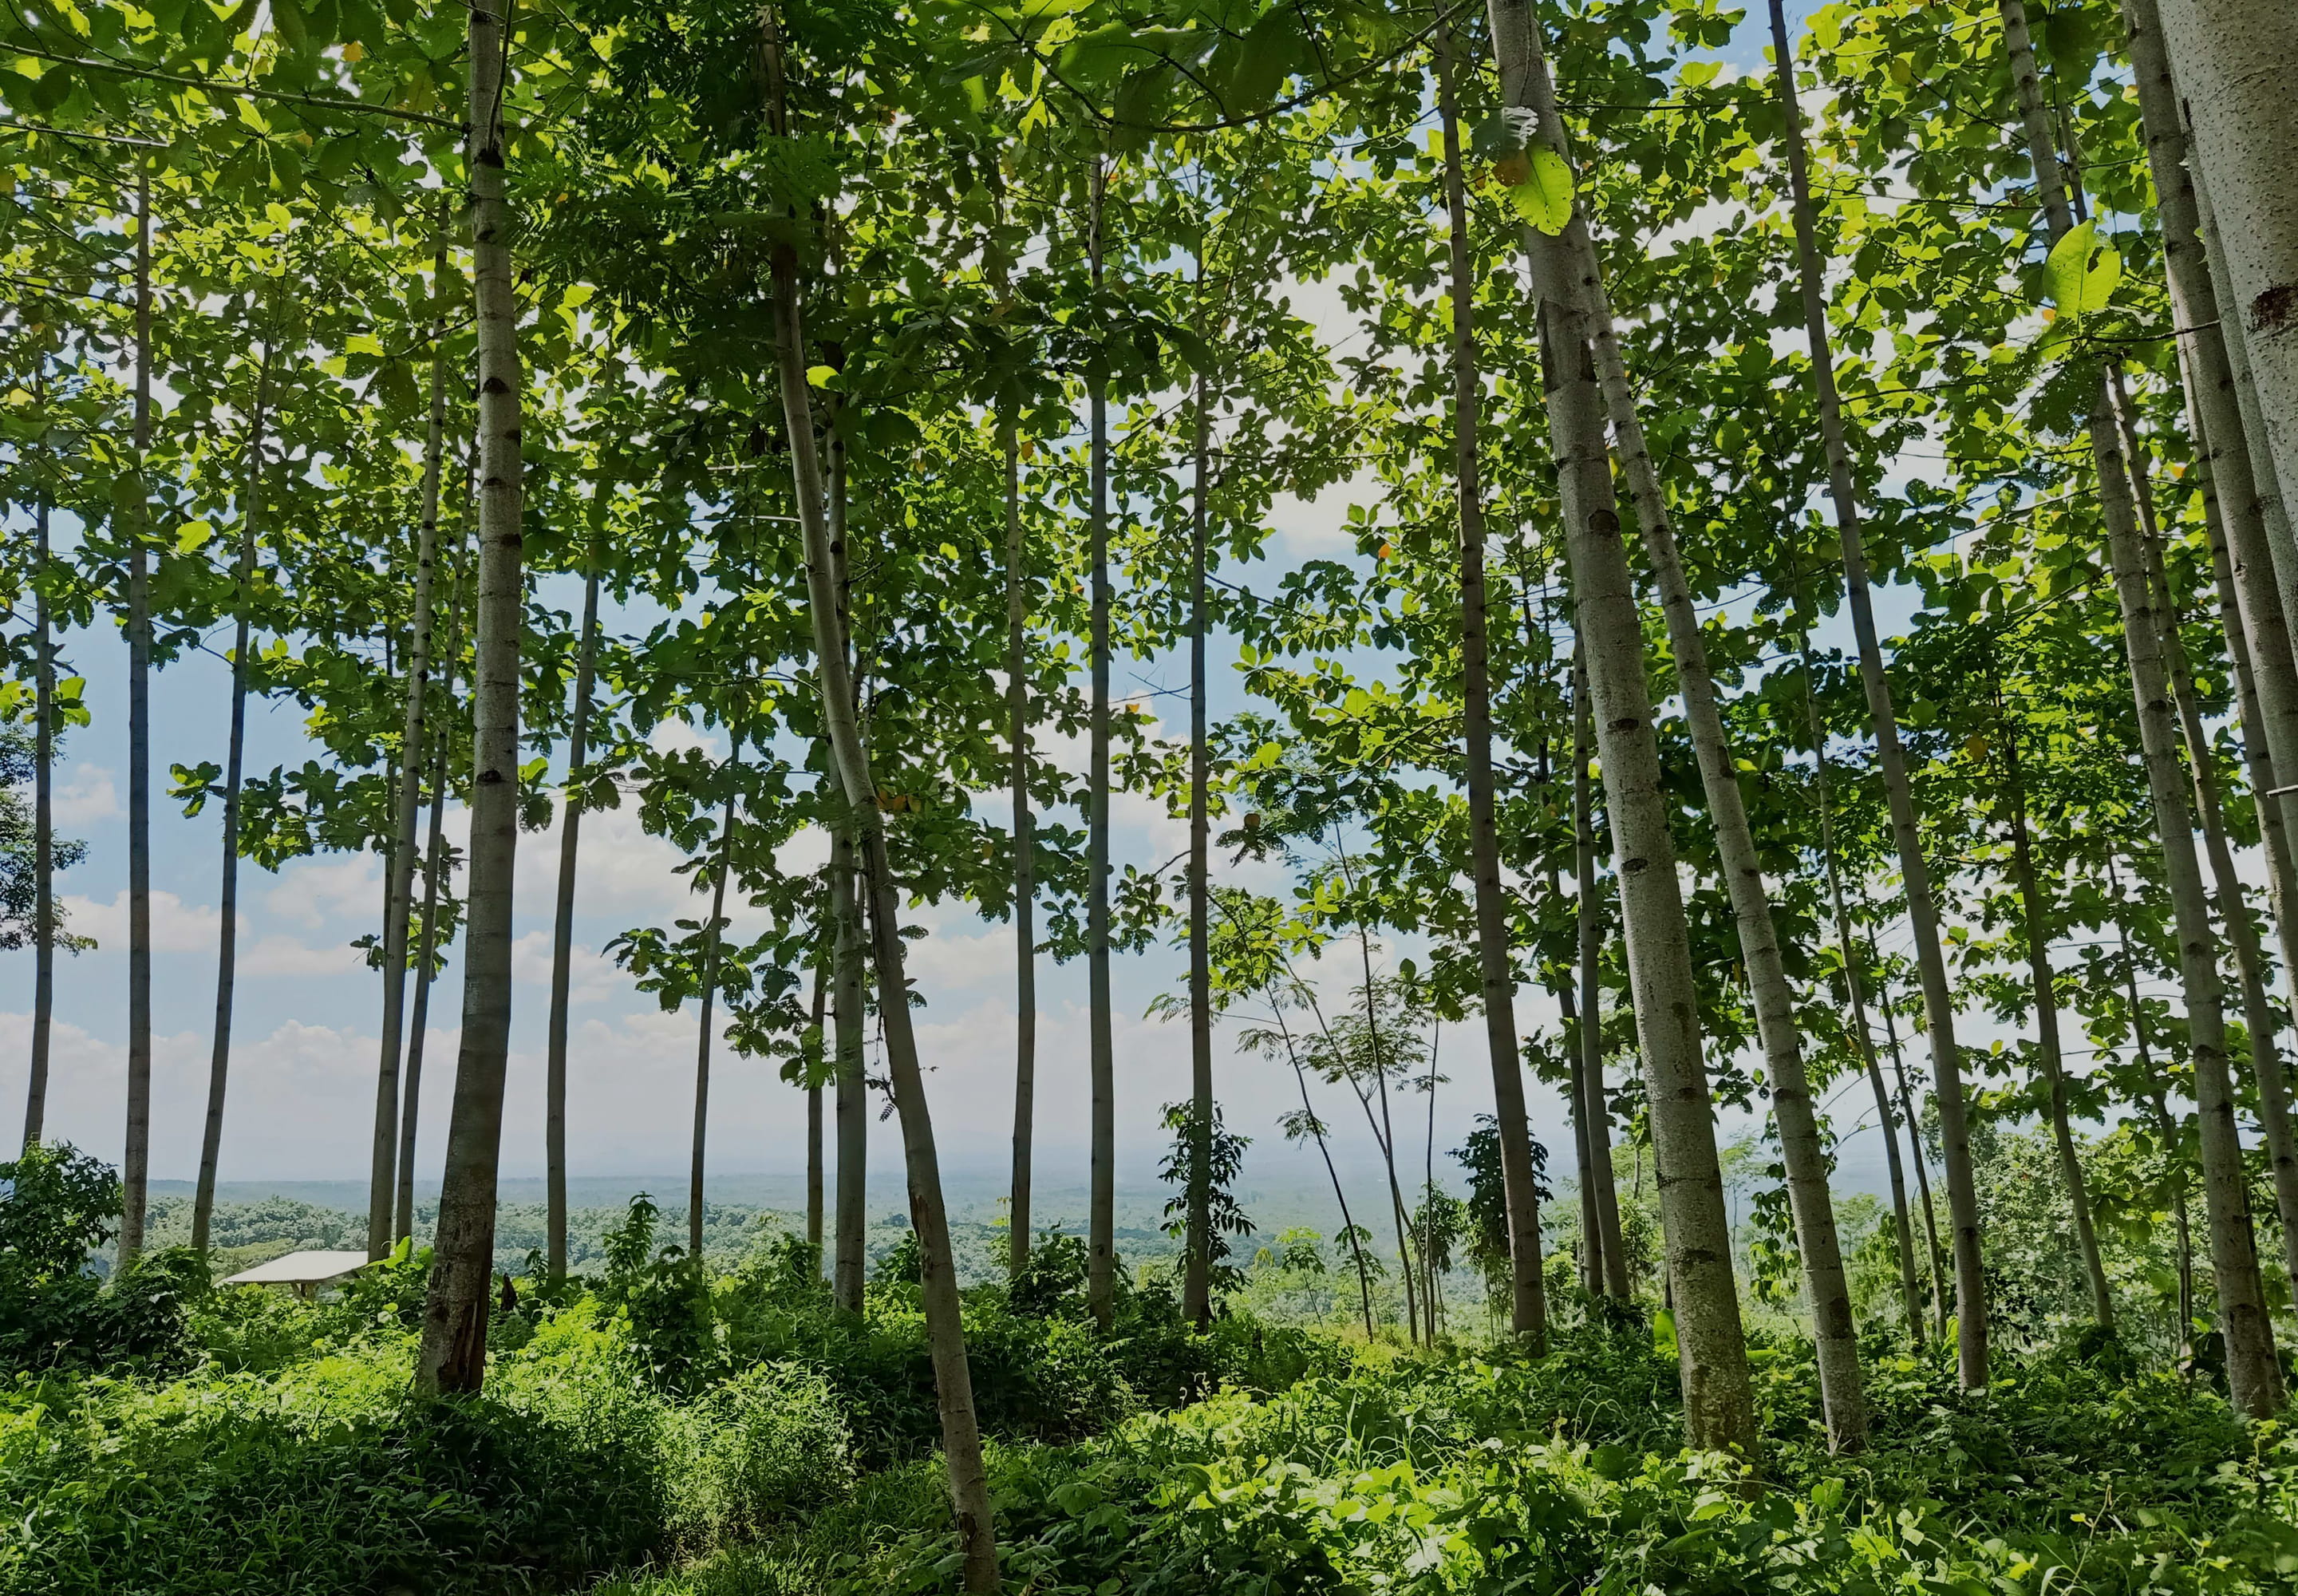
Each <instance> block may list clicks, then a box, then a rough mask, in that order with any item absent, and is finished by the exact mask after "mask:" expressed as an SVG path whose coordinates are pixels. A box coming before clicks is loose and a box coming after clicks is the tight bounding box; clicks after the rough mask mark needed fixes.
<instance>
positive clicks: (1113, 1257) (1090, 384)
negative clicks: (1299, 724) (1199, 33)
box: [1085, 153, 1117, 1330]
mask: <svg viewBox="0 0 2298 1596" xmlns="http://www.w3.org/2000/svg"><path fill="white" fill-rule="evenodd" d="M1108 200H1109V171H1108V168H1107V167H1106V165H1105V164H1104V161H1103V159H1102V157H1101V156H1100V155H1099V154H1098V153H1096V154H1095V156H1094V158H1093V168H1092V172H1091V175H1090V177H1089V178H1088V192H1087V200H1086V255H1087V261H1088V263H1089V267H1090V270H1091V272H1092V278H1093V294H1094V297H1095V300H1096V301H1098V300H1099V299H1100V297H1101V294H1102V274H1103V270H1104V255H1105V251H1106V240H1105V239H1104V236H1103V227H1104V222H1105V219H1106V217H1105V211H1106V210H1107V206H1108ZM1086 387H1087V411H1088V417H1087V425H1088V426H1089V427H1090V428H1091V431H1092V438H1091V442H1090V445H1089V447H1090V449H1091V452H1092V459H1091V462H1090V467H1089V469H1090V471H1091V474H1092V479H1093V480H1092V484H1091V488H1090V492H1091V499H1092V502H1091V505H1090V508H1089V509H1088V512H1087V513H1088V515H1089V517H1090V518H1091V526H1090V528H1089V532H1088V536H1089V539H1090V542H1091V550H1090V552H1089V558H1090V560H1091V563H1092V566H1093V573H1092V582H1093V593H1092V607H1093V619H1092V633H1093V635H1092V639H1091V649H1092V655H1093V657H1092V669H1091V674H1092V677H1093V722H1092V726H1091V730H1090V732H1089V741H1090V743H1091V745H1092V747H1091V751H1090V755H1089V757H1088V765H1089V767H1090V768H1089V771H1088V773H1087V778H1086V831H1087V839H1086V882H1087V884H1086V933H1085V940H1086V976H1087V1009H1088V1013H1087V1023H1088V1027H1089V1030H1090V1036H1089V1039H1088V1050H1089V1057H1088V1060H1087V1067H1088V1069H1089V1071H1090V1072H1091V1089H1092V1104H1093V1106H1092V1151H1091V1158H1092V1166H1091V1172H1090V1177H1089V1190H1088V1193H1087V1199H1086V1231H1087V1236H1086V1307H1087V1312H1089V1313H1090V1314H1091V1315H1092V1316H1093V1322H1094V1323H1095V1325H1097V1326H1099V1327H1101V1328H1103V1329H1104V1330H1106V1329H1107V1328H1109V1326H1110V1321H1111V1319H1112V1318H1113V1317H1114V1316H1115V1313H1116V1311H1117V1294H1116V1293H1117V1063H1116V1040H1115V1038H1114V1036H1113V1034H1112V1023H1113V1021H1112V1009H1111V1003H1112V998H1111V995H1110V988H1109V974H1110V972H1109V603H1110V591H1109V374H1108V370H1107V367H1106V358H1105V356H1104V355H1102V354H1101V353H1100V352H1098V351H1096V352H1095V355H1094V356H1093V358H1092V362H1091V365H1090V367H1089V368H1088V370H1087V377H1086Z"/></svg>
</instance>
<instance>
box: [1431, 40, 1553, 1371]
mask: <svg viewBox="0 0 2298 1596" xmlns="http://www.w3.org/2000/svg"><path fill="white" fill-rule="evenodd" d="M1452 77H1453V60H1452V31H1451V25H1450V24H1449V23H1442V22H1440V23H1439V25H1438V28H1437V35H1436V82H1437V95H1438V105H1439V108H1440V114H1441V116H1442V120H1443V128H1444V204H1445V210H1446V213H1447V215H1448V216H1449V218H1450V219H1451V227H1450V228H1449V237H1450V244H1451V273H1452V276H1451V294H1452V410H1453V418H1452V436H1453V471H1454V475H1455V477H1456V479H1457V482H1458V485H1459V494H1460V503H1459V517H1460V542H1459V556H1460V698H1461V707H1462V715H1461V719H1462V723H1463V733H1462V743H1463V747H1462V762H1463V764H1464V765H1465V766H1466V782H1465V785H1466V786H1467V790H1468V850H1469V865H1470V869H1471V870H1472V872H1474V875H1475V879H1476V969H1477V975H1478V984H1479V986H1480V988H1481V989H1482V994H1483V997H1484V1004H1483V1007H1484V1043H1485V1046H1486V1048H1487V1050H1488V1051H1489V1053H1490V1054H1491V1059H1492V1121H1493V1125H1494V1127H1495V1129H1497V1130H1498V1131H1499V1133H1500V1184H1501V1187H1502V1189H1503V1190H1504V1192H1505V1194H1506V1196H1507V1200H1508V1227H1509V1330H1510V1331H1511V1332H1513V1333H1514V1334H1515V1335H1516V1336H1519V1337H1521V1338H1523V1339H1524V1340H1525V1341H1527V1342H1529V1343H1531V1344H1532V1345H1533V1348H1534V1350H1535V1351H1544V1350H1545V1347H1546V1342H1547V1337H1548V1291H1547V1286H1546V1283H1545V1281H1544V1280H1543V1279H1542V1274H1541V1258H1540V1188H1539V1185H1538V1178H1537V1176H1536V1174H1535V1171H1534V1170H1533V1162H1532V1122H1531V1120H1530V1117H1529V1115H1528V1114H1527V1113H1526V1111H1525V1097H1524V1063H1523V1060H1522V1059H1521V1057H1520V1056H1519V1055H1518V1053H1517V1027H1516V970H1515V961H1514V959H1513V957H1512V956H1511V949H1510V946H1509V906H1508V892H1507V889H1506V887H1505V886H1504V885H1503V884H1502V882H1501V881H1500V823H1499V818H1498V802H1497V798H1496V797H1495V794H1494V792H1493V782H1492V665H1491V657H1490V654H1491V649H1490V642H1489V639H1488V630H1489V624H1490V622H1489V616H1488V603H1487V599H1486V593H1485V588H1484V483H1483V479H1482V476H1481V475H1480V473H1479V470H1478V462H1477V459H1476V449H1477V432H1478V424H1479V422H1480V420H1481V417H1480V416H1479V414H1478V401H1479V400H1480V398H1481V396H1482V393H1483V379H1482V377H1481V376H1479V375H1478V371H1477V364H1476V269H1475V267H1474V265H1473V264H1472V262H1471V258H1470V254H1469V244H1468V209H1467V191H1466V184H1465V183H1464V181H1463V179H1462V176H1461V170H1460V167H1461V158H1462V157H1461V147H1460V125H1459V113H1458V111H1457V109H1456V106H1455V103H1454V99H1453V92H1452Z"/></svg>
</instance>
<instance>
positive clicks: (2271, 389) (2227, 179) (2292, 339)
mask: <svg viewBox="0 0 2298 1596" xmlns="http://www.w3.org/2000/svg"><path fill="white" fill-rule="evenodd" d="M2162 33H2163V37H2164V39H2165V40H2166V42H2167V43H2168V45H2169V47H2170V62H2171V65H2172V67H2173V69H2174V70H2176V72H2177V73H2178V103H2179V104H2180V105H2181V106H2183V107H2184V109H2185V111H2186V117H2187V120H2188V121H2189V123H2190V125H2191V127H2192V128H2193V133H2194V141H2195V157H2196V160H2197V163H2198V165H2199V168H2200V170H2201V171H2202V173H2203V178H2204V179H2205V181H2206V182H2207V183H2208V185H2209V187H2210V192H2211V206H2212V209H2213V210H2214V211H2215V212H2216V215H2217V219H2218V223H2219V230H2218V239H2217V242H2218V243H2219V244H2221V245H2223V247H2224V250H2225V254H2226V264H2227V277H2228V282H2229V284H2230V285H2231V286H2232V287H2233V290H2234V293H2233V294H2232V295H2231V296H2230V297H2229V299H2228V302H2227V304H2226V305H2225V306H2224V310H2225V312H2226V313H2228V314H2230V315H2232V316H2235V317H2238V318H2240V321H2241V327H2242V332H2243V337H2244V343H2245V344H2246V346H2247V351H2248V354H2249V358H2250V371H2251V380H2252V381H2253V383H2254V384H2255V385H2256V386H2257V391H2258V399H2259V409H2260V411H2261V419H2262V420H2263V421H2264V424H2265V434H2266V442H2267V444H2268V447H2269V451H2270V452H2271V457H2272V461H2273V465H2274V467H2275V470H2276V474H2277V476H2278V478H2279V479H2280V482H2281V485H2282V489H2283V491H2284V492H2285V493H2287V492H2289V491H2290V490H2291V487H2292V484H2294V483H2298V178H2294V176H2293V174H2294V173H2298V119H2294V118H2293V117H2292V116H2291V114H2290V102H2289V92H2290V85H2291V84H2292V83H2293V82H2298V13H2294V12H2292V10H2291V9H2290V7H2289V6H2288V5H2287V4H2286V3H2285V0H2162Z"/></svg>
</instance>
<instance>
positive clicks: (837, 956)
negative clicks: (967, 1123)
mask: <svg viewBox="0 0 2298 1596" xmlns="http://www.w3.org/2000/svg"><path fill="white" fill-rule="evenodd" d="M833 769H834V767H833ZM841 791H842V789H841ZM858 868H859V867H858V866H857V864H856V862H855V848H854V831H853V828H852V826H851V825H849V824H847V823H843V822H841V823H839V824H838V825H836V826H835V827H833V828H832V830H831V843H830V913H831V925H832V927H833V928H834V930H833V932H832V936H833V947H832V951H831V985H832V993H831V1005H830V1007H831V1024H832V1027H833V1029H834V1030H835V1031H836V1033H837V1034H836V1037H835V1044H836V1050H835V1053H834V1054H833V1059H834V1065H835V1068H834V1072H833V1075H832V1079H833V1080H834V1082H835V1091H834V1097H835V1102H834V1105H833V1112H835V1114H836V1116H837V1120H838V1191H837V1211H836V1212H835V1214H834V1215H833V1216H832V1217H833V1223H834V1226H835V1229H834V1234H833V1236H832V1238H831V1241H832V1248H833V1252H834V1254H835V1255H834V1257H833V1258H832V1260H831V1285H830V1300H831V1302H832V1303H833V1304H834V1305H835V1306H836V1307H838V1308H839V1310H840V1311H844V1312H847V1313H859V1312H861V1311H862V1286H863V1275H864V1271H865V1269H867V1267H868V1256H867V1254H866V1253H865V1251H864V1248H865V1244H866V1241H867V1227H868V1224H869V1219H868V1216H867V1214H866V1213H865V1212H864V1207H865V1204H866V1203H867V1202H868V1198H869V1189H868V1186H869V1155H870V1087H869V1083H868V1081H867V1080H866V1079H864V1076H863V1070H862V1048H863V1041H864V1021H865V1016H864V1013H863V1005H864V983H863V961H864V958H866V957H867V956H868V951H869V948H868V941H867V939H866V936H865V933H864V930H863V925H862V895H861V889H860V885H859V883H858V881H856V875H857V873H858Z"/></svg>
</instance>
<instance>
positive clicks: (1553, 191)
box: [1509, 145, 1572, 237]
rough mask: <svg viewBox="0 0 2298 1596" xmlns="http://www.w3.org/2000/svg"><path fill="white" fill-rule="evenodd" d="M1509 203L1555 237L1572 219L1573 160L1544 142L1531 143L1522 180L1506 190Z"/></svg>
mask: <svg viewBox="0 0 2298 1596" xmlns="http://www.w3.org/2000/svg"><path fill="white" fill-rule="evenodd" d="M1509 204H1510V205H1512V206H1514V207H1515V208H1516V213H1517V215H1518V216H1520V217H1522V218H1523V219H1525V222H1526V223H1528V224H1529V225H1530V226H1531V227H1533V228H1535V229H1536V230H1538V231H1540V232H1542V233H1545V234H1547V235H1549V236H1550V237H1554V236H1556V235H1557V234H1558V233H1561V232H1563V231H1564V227H1565V224H1566V223H1567V222H1569V221H1570V220H1571V219H1572V163H1571V162H1570V161H1566V160H1565V159H1564V157H1563V156H1561V155H1559V154H1558V153H1556V152H1555V151H1554V150H1551V149H1549V148H1548V147H1547V146H1545V145H1534V146H1533V150H1532V152H1531V162H1530V170H1528V171H1526V173H1525V178H1524V181H1522V182H1521V183H1518V184H1517V186H1515V187H1513V188H1511V189H1509Z"/></svg>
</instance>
